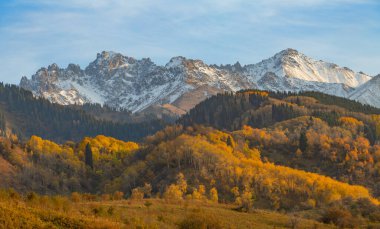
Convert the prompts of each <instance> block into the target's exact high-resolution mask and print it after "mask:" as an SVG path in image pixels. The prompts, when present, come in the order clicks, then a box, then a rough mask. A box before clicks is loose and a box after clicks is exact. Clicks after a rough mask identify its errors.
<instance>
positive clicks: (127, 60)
mask: <svg viewBox="0 0 380 229" xmlns="http://www.w3.org/2000/svg"><path fill="white" fill-rule="evenodd" d="M370 79H371V77H370V76H368V75H366V74H364V73H355V72H353V71H352V70H350V69H348V68H340V67H338V66H337V65H335V64H330V63H326V62H323V61H315V60H313V59H311V58H309V57H307V56H305V55H303V54H301V53H299V52H298V51H296V50H293V49H287V50H284V51H281V52H280V53H278V54H276V55H275V56H273V57H272V58H269V59H266V60H263V61H262V62H260V63H258V64H253V65H246V66H241V65H240V64H239V63H236V64H235V65H226V66H216V65H207V64H205V63H204V62H202V61H200V60H191V59H186V58H184V57H174V58H172V59H171V60H170V61H169V62H168V63H167V64H166V65H165V66H157V65H156V64H154V63H153V62H152V61H151V60H150V59H149V58H145V59H141V60H136V59H134V58H132V57H126V56H123V55H121V54H119V53H114V52H105V51H103V52H102V53H100V54H98V55H97V58H96V60H94V61H93V62H91V63H90V64H89V65H88V66H87V67H86V68H85V69H84V70H82V69H81V68H80V67H79V66H78V65H74V64H70V65H69V66H68V67H67V68H65V69H63V68H59V67H58V66H57V65H56V64H52V65H50V66H49V67H48V68H41V69H40V70H38V71H37V73H36V74H34V75H33V76H32V77H31V79H28V78H26V77H23V78H22V79H21V82H20V86H21V87H22V88H24V89H27V90H30V91H32V92H33V93H34V94H35V95H36V96H42V97H44V98H47V99H49V100H50V101H52V102H54V103H59V104H62V105H69V104H84V103H99V104H106V105H108V106H110V107H114V108H123V109H127V110H130V111H132V112H134V113H136V112H141V111H145V112H147V111H150V112H153V113H155V112H162V110H167V111H169V112H172V113H175V114H177V115H181V114H184V113H186V112H187V111H189V110H190V109H191V108H192V107H194V106H195V105H196V104H198V103H199V102H201V101H203V100H204V99H206V98H207V97H210V96H211V95H215V94H217V93H220V92H223V91H238V90H241V89H249V88H258V89H265V90H278V91H293V92H296V91H301V90H302V91H305V90H307V91H320V92H324V93H328V94H334V95H339V96H342V97H347V96H348V95H349V94H350V93H352V91H353V87H356V86H358V85H361V84H363V83H364V82H366V81H368V80H370Z"/></svg>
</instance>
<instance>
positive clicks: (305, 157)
mask: <svg viewBox="0 0 380 229" xmlns="http://www.w3.org/2000/svg"><path fill="white" fill-rule="evenodd" d="M17 90H18V88H12V87H10V88H8V87H7V86H4V87H3V89H2V92H1V93H3V96H2V97H3V98H2V101H3V102H2V106H4V107H5V105H7V109H6V110H4V113H3V116H1V117H0V118H1V120H5V122H2V123H3V124H2V128H4V127H5V126H9V125H11V124H13V122H10V121H8V120H9V118H8V117H9V116H8V115H9V114H10V112H11V111H13V112H14V111H17V113H18V114H21V115H20V117H24V116H23V115H26V113H27V110H28V109H29V110H30V112H29V113H30V114H31V117H36V120H40V121H41V120H44V118H49V117H50V116H49V114H42V113H41V112H40V111H39V110H40V109H36V108H33V107H27V108H28V109H27V108H23V105H22V104H23V103H22V101H29V100H30V101H32V103H34V105H35V106H37V107H40V108H41V110H44V109H47V110H49V111H54V112H56V111H57V112H56V113H53V114H55V115H52V118H51V119H49V120H55V119H60V120H64V121H66V122H69V120H72V119H76V118H78V119H79V118H83V119H85V118H90V119H89V120H91V122H93V123H95V124H96V123H106V124H109V122H107V121H99V120H97V119H95V118H92V117H91V116H89V115H88V114H86V113H84V112H83V111H78V110H77V108H75V109H73V110H70V109H63V108H62V107H61V106H57V105H52V104H50V103H47V102H46V101H45V100H39V99H34V98H31V97H28V95H30V94H28V93H27V92H25V91H22V90H20V91H19V92H17ZM23 93H26V95H24V96H21V95H23ZM6 101H8V102H6ZM9 101H15V102H12V103H11V102H9ZM45 103H46V104H45ZM25 106H27V105H25ZM91 109H93V108H91ZM97 109H102V108H97ZM360 110H362V111H363V112H359V111H360ZM58 111H59V112H58ZM379 114H380V112H379V110H378V109H375V108H372V107H368V106H362V105H360V104H358V103H356V102H352V101H346V100H342V99H340V98H337V97H333V96H326V95H324V94H319V93H301V94H284V93H271V92H265V91H256V90H250V91H242V92H239V93H236V94H231V93H227V94H223V95H217V96H214V97H211V98H210V99H208V100H206V101H204V102H203V103H201V104H199V105H198V106H196V107H195V108H194V109H193V110H191V111H190V112H189V113H188V114H187V115H185V116H184V117H182V118H181V119H180V120H179V121H178V122H179V123H180V124H181V125H172V126H168V127H166V128H164V129H163V130H161V131H158V132H156V133H155V134H153V135H150V136H148V137H146V138H144V140H142V141H139V142H138V143H137V142H132V141H128V142H127V141H122V140H118V139H117V138H112V137H107V136H104V135H98V136H96V137H90V136H88V137H83V138H81V139H80V140H77V141H65V142H63V143H60V144H57V143H55V142H53V141H51V140H46V139H44V138H45V137H44V138H41V137H39V136H36V135H33V136H31V137H30V138H28V139H26V140H23V139H19V138H18V137H17V135H10V136H4V137H2V138H1V139H0V172H1V174H2V179H3V180H2V182H1V183H0V185H1V187H2V188H7V189H8V188H13V189H15V190H16V191H17V192H19V193H21V195H24V196H25V198H26V199H27V200H28V198H29V197H28V196H30V195H36V194H35V193H38V194H44V195H45V194H48V195H56V194H59V195H65V196H70V198H74V199H76V200H77V199H78V198H79V199H82V200H86V201H94V200H96V199H98V200H99V199H102V200H110V199H112V198H113V196H116V197H115V198H116V199H120V198H130V200H138V201H143V200H144V199H146V200H149V199H151V198H153V197H154V198H159V199H162V200H160V201H165V202H166V203H167V204H175V205H180V206H181V204H183V203H187V204H191V205H192V204H199V203H202V204H210V203H211V204H218V203H219V204H227V205H226V206H229V208H232V209H234V210H235V211H239V212H241V211H243V212H252V211H254V210H255V209H265V210H270V211H280V212H283V213H287V214H290V213H292V214H296V215H297V217H301V218H302V217H304V218H305V217H306V218H311V219H313V220H317V221H320V222H323V223H334V224H336V225H338V226H339V227H357V226H360V227H361V226H363V225H377V224H378V223H380V207H379V200H378V197H379V196H380V186H379V185H378V183H379V182H380V145H379V136H380V116H379ZM44 115H45V116H44ZM69 115H72V116H71V119H70V118H67V117H69ZM75 115H78V116H75ZM20 117H13V119H14V120H13V121H17V120H21V119H20ZM65 118H67V119H65ZM83 122H84V123H87V124H88V122H86V121H83ZM53 123H54V122H53ZM79 123H80V122H79ZM23 125H25V124H23ZM23 125H20V126H23ZM57 125H58V124H57ZM68 125H69V124H68ZM113 125H120V124H116V123H114V124H113ZM125 125H127V124H125ZM128 125H129V124H128ZM51 127H54V126H53V125H51V124H49V125H47V127H46V128H51ZM29 128H30V127H29ZM56 128H63V130H66V129H65V128H66V127H58V126H56ZM120 128H121V127H120ZM67 129H69V128H67ZM45 130H46V131H48V130H49V129H45ZM67 131H68V130H67ZM71 131H75V130H71ZM94 131H98V130H97V129H95V130H94ZM53 133H54V132H53ZM67 133H68V134H69V133H70V132H67ZM80 133H82V134H84V135H85V133H84V132H80ZM121 133H122V132H121ZM144 133H145V132H144ZM41 135H42V134H41ZM60 136H61V135H60ZM75 136H76V138H79V137H80V136H79V135H75ZM60 140H62V138H60ZM7 192H12V191H7ZM31 192H33V193H34V194H30V193H31ZM79 193H82V194H79ZM83 193H87V194H83ZM7 195H8V194H7ZM33 198H36V199H37V200H39V201H42V199H40V197H38V195H36V196H35V197H33ZM152 201H153V200H152ZM154 201H156V200H154ZM27 204H28V203H27ZM149 206H150V205H149ZM149 206H147V208H148V210H149ZM0 208H1V206H0ZM0 210H1V209H0ZM8 210H9V209H8ZM12 211H16V210H12ZM35 211H39V210H38V209H36V210H35ZM86 211H88V210H86ZM94 211H96V212H97V211H98V210H94ZM15 214H16V213H15ZM17 214H18V213H17ZM0 216H1V214H0ZM75 217H81V216H80V214H79V215H78V216H75ZM202 220H205V219H204V218H203V219H201V221H202ZM49 222H50V221H49ZM186 222H187V221H186ZM202 222H203V221H202ZM118 223H122V224H123V222H119V221H118ZM124 223H125V222H124ZM129 223H130V222H129ZM191 223H194V222H191ZM116 227H118V226H116Z"/></svg>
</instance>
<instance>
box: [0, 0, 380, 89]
mask: <svg viewBox="0 0 380 229" xmlns="http://www.w3.org/2000/svg"><path fill="white" fill-rule="evenodd" d="M0 4H1V5H2V7H0V15H6V16H0V33H1V35H2V36H0V48H1V50H2V53H1V54H0V69H4V71H3V72H2V73H0V80H6V81H9V82H14V83H16V82H17V81H18V78H19V77H20V76H21V74H28V75H30V74H32V73H33V72H34V71H35V70H37V69H38V68H39V67H40V66H45V65H47V64H49V63H51V62H57V63H59V64H60V65H66V64H68V63H69V62H76V63H79V64H81V65H86V64H87V63H88V62H89V61H91V60H92V59H93V58H94V57H95V54H96V52H99V51H101V50H115V51H119V52H123V53H125V54H126V55H130V56H135V57H137V58H140V57H146V56H149V57H152V58H153V60H156V61H157V62H158V63H160V64H164V63H165V62H166V61H167V60H168V59H169V58H170V57H171V56H174V55H184V56H189V57H192V58H200V59H205V60H206V61H208V62H210V63H228V62H233V61H236V60H240V61H241V62H243V63H250V62H255V61H259V60H260V59H262V58H263V57H268V56H270V55H272V54H273V53H274V52H277V51H279V50H280V49H282V48H287V47H294V48H299V49H301V50H302V51H304V52H305V53H306V54H308V55H311V56H314V57H316V58H326V57H331V58H330V59H331V60H335V61H336V62H338V63H339V62H341V64H344V65H345V64H346V63H347V64H351V63H352V62H354V61H355V58H353V60H352V61H347V58H343V57H342V56H341V55H338V54H339V53H349V51H350V50H352V52H358V50H359V49H360V48H361V47H362V48H367V49H368V47H367V45H365V44H362V45H361V47H358V48H356V47H352V46H354V45H355V44H358V43H360V42H358V39H359V40H360V39H362V38H361V37H360V34H366V37H365V39H366V42H367V43H371V42H375V40H378V37H379V36H380V35H379V34H380V32H379V24H378V23H377V22H378V21H379V20H380V15H379V13H377V14H376V11H374V9H379V3H376V1H372V0H361V1H359V0H308V1H303V0H302V1H301V0H258V1H248V0H195V1H178V0H156V1H151V0H138V1H131V0H65V1H51V0H13V1H9V2H7V3H0ZM2 10H3V11H4V12H3V13H5V14H1V13H2ZM377 12H379V11H377ZM353 15H354V16H353ZM355 33H356V34H355ZM352 34H355V36H353V35H352ZM339 40H341V42H339V43H338V44H334V42H337V41H339ZM320 50H324V52H321V51H320ZM347 50H348V51H347ZM375 50H376V51H378V52H380V47H376V48H375ZM378 52H377V53H378ZM368 53H369V54H370V55H372V56H373V57H375V56H376V55H378V54H375V53H374V51H373V50H370V51H368ZM369 54H367V55H369ZM361 55H364V54H362V53H361ZM351 56H353V55H351ZM360 58H362V59H363V57H360V56H357V59H358V62H361V63H363V61H360ZM20 64H22V67H15V66H20ZM376 68H377V66H376V65H375V64H373V63H372V62H371V63H370V64H368V66H364V67H362V68H361V69H364V70H366V71H368V72H370V73H371V74H374V72H376V71H378V72H380V69H379V70H377V69H376ZM5 73H6V75H5ZM9 75H11V78H9Z"/></svg>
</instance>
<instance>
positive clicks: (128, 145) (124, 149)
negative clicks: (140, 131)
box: [78, 135, 139, 161]
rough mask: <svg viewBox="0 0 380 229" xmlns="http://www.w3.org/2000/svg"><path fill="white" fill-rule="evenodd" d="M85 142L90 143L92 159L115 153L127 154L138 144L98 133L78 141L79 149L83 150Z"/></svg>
mask: <svg viewBox="0 0 380 229" xmlns="http://www.w3.org/2000/svg"><path fill="white" fill-rule="evenodd" d="M87 143H90V145H91V149H92V153H93V158H94V160H95V161H96V160H99V159H100V158H103V157H104V158H107V157H109V156H114V155H115V154H116V153H119V154H128V153H130V152H132V151H135V150H137V149H139V145H138V144H137V143H135V142H124V141H121V140H118V139H115V138H112V137H106V136H104V135H98V136H96V137H95V138H89V137H86V138H84V139H83V140H82V141H81V142H80V143H79V147H78V148H79V151H81V152H84V151H85V148H86V145H87Z"/></svg>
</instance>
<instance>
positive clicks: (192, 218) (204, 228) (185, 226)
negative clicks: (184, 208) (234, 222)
mask: <svg viewBox="0 0 380 229" xmlns="http://www.w3.org/2000/svg"><path fill="white" fill-rule="evenodd" d="M178 227H179V228H180V229H193V228H199V229H219V228H223V227H222V225H221V224H220V223H219V221H218V220H217V219H216V218H215V217H214V216H212V215H204V214H200V213H198V214H191V215H189V216H187V217H185V218H184V219H183V220H182V221H181V222H180V223H178Z"/></svg>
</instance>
